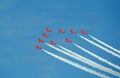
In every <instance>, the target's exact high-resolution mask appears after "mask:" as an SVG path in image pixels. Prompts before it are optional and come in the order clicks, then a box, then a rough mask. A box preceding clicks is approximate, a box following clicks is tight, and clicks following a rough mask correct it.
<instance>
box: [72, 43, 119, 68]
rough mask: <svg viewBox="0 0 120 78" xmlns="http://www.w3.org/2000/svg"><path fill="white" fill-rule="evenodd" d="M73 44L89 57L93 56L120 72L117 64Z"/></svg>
mask: <svg viewBox="0 0 120 78" xmlns="http://www.w3.org/2000/svg"><path fill="white" fill-rule="evenodd" d="M72 44H73V45H74V46H76V47H77V48H79V49H80V50H82V51H84V52H86V53H88V54H89V55H91V56H93V57H95V58H97V59H98V60H100V61H102V62H105V63H106V64H108V65H110V66H112V67H114V68H116V69H118V70H120V66H118V65H116V64H113V63H112V62H110V61H108V60H106V59H104V58H102V57H100V56H98V55H96V54H94V53H92V52H91V51H89V50H87V49H85V48H83V47H81V46H79V45H77V44H76V43H72Z"/></svg>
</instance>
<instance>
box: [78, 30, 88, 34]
mask: <svg viewBox="0 0 120 78" xmlns="http://www.w3.org/2000/svg"><path fill="white" fill-rule="evenodd" d="M80 32H81V33H82V34H88V33H87V32H86V31H84V30H81V31H80Z"/></svg>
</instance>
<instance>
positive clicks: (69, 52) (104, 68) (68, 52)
mask: <svg viewBox="0 0 120 78" xmlns="http://www.w3.org/2000/svg"><path fill="white" fill-rule="evenodd" d="M45 44H46V45H48V46H49V47H51V48H53V49H55V50H57V51H59V52H61V53H63V54H65V55H67V56H69V57H72V58H74V59H76V60H78V61H81V62H83V63H86V64H88V65H90V66H92V67H94V68H97V69H99V70H102V71H105V72H107V73H110V74H112V75H114V76H117V77H120V73H118V72H116V71H114V70H112V69H109V68H107V67H104V66H102V65H100V64H97V63H95V62H93V61H92V60H89V59H87V58H85V57H83V56H80V55H79V57H76V56H75V54H74V55H73V53H74V52H72V51H68V50H66V51H67V52H66V51H64V50H61V49H59V48H57V47H55V46H52V45H50V44H48V43H45Z"/></svg>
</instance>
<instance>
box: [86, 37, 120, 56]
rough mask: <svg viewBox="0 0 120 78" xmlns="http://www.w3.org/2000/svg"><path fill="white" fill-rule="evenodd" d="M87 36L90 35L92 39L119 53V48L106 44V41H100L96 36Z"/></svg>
mask: <svg viewBox="0 0 120 78" xmlns="http://www.w3.org/2000/svg"><path fill="white" fill-rule="evenodd" d="M88 36H89V37H91V38H92V39H94V40H95V41H97V42H99V43H101V44H102V45H104V46H106V47H108V48H109V49H111V50H113V51H115V52H117V53H119V54H120V50H118V49H116V48H114V47H112V46H110V45H108V44H107V43H105V42H103V41H101V40H99V39H97V38H95V37H93V36H91V35H88Z"/></svg>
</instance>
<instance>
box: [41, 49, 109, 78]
mask: <svg viewBox="0 0 120 78" xmlns="http://www.w3.org/2000/svg"><path fill="white" fill-rule="evenodd" d="M42 50H43V51H44V52H45V53H47V54H49V55H50V56H53V57H54V58H56V59H58V60H60V61H62V62H65V63H67V64H69V65H71V66H74V67H76V68H78V69H80V70H83V71H86V72H88V73H91V74H94V75H96V76H98V77H101V78H110V77H109V76H106V75H104V74H102V73H99V72H96V71H94V70H92V69H89V68H87V67H85V66H82V65H80V64H77V63H75V62H72V61H70V60H68V59H65V58H63V57H60V56H58V55H56V54H53V53H51V52H49V51H47V50H44V49H42Z"/></svg>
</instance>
